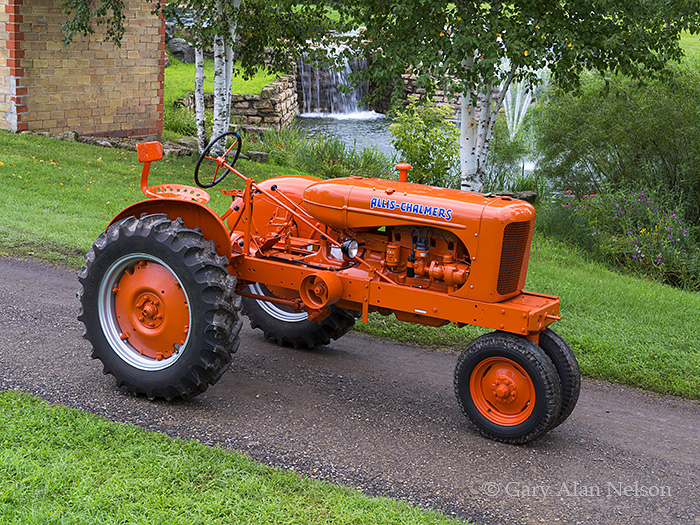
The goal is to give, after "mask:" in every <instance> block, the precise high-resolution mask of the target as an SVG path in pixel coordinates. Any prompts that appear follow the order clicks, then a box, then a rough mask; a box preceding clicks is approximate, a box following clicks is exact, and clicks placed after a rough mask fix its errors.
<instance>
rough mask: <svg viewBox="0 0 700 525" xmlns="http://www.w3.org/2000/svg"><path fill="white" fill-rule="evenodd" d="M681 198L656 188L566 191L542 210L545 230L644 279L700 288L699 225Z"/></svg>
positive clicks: (541, 225) (540, 218)
mask: <svg viewBox="0 0 700 525" xmlns="http://www.w3.org/2000/svg"><path fill="white" fill-rule="evenodd" d="M679 207H680V205H679V203H677V202H671V201H669V200H668V198H667V197H666V196H665V195H663V194H661V193H657V192H654V191H649V190H646V191H645V190H641V191H631V192H629V191H621V190H620V191H615V192H611V193H603V194H598V195H596V194H590V195H589V194H586V195H583V197H581V198H578V197H577V196H576V195H574V193H573V192H571V191H567V192H565V193H564V194H561V195H560V196H559V197H558V198H557V199H555V200H554V201H553V202H551V203H550V204H548V205H547V206H544V207H543V208H542V209H540V211H539V212H538V216H537V221H538V228H539V229H540V231H542V232H543V233H545V234H546V235H548V236H550V237H555V238H559V239H561V240H564V241H565V242H567V243H569V244H573V245H576V246H578V247H580V248H581V249H582V250H584V251H585V252H586V253H588V254H589V256H590V257H593V258H594V259H596V260H599V261H601V262H604V263H607V264H609V265H611V266H612V267H614V268H617V269H621V270H623V271H625V272H628V273H632V274H636V275H641V276H644V277H645V278H649V279H655V280H658V281H660V282H664V283H667V284H671V285H673V286H678V287H680V288H685V289H688V290H694V291H700V245H698V244H697V242H696V240H695V236H694V235H693V234H694V233H695V234H697V233H698V229H697V227H694V226H691V224H689V223H687V222H686V221H685V220H684V219H683V213H682V211H681V210H680V208H679Z"/></svg>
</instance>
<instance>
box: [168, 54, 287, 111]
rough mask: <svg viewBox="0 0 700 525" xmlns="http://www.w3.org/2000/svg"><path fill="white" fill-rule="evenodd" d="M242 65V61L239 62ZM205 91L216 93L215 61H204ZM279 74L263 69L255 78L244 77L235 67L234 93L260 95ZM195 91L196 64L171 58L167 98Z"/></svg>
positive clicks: (182, 95) (176, 97)
mask: <svg viewBox="0 0 700 525" xmlns="http://www.w3.org/2000/svg"><path fill="white" fill-rule="evenodd" d="M238 65H239V66H240V63H239V64H238ZM204 76H205V77H206V78H205V79H204V92H205V93H214V61H213V60H205V61H204ZM277 77H278V75H277V74H275V73H270V72H268V71H265V70H262V71H260V72H258V74H257V75H255V76H254V77H253V78H250V79H244V78H243V76H242V75H241V71H240V69H234V78H233V85H232V90H231V91H232V92H233V93H240V94H244V95H259V94H260V93H262V89H263V88H264V87H265V86H267V85H268V84H272V83H273V82H274V81H275V79H277ZM192 91H194V64H184V63H183V62H180V61H179V60H176V59H173V58H171V59H170V65H169V66H168V67H166V68H165V94H164V96H165V100H166V101H171V102H172V101H173V100H176V99H178V98H182V97H184V96H185V95H187V93H188V92H192ZM166 103H167V102H166Z"/></svg>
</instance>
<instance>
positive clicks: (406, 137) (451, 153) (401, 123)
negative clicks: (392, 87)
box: [389, 97, 459, 187]
mask: <svg viewBox="0 0 700 525" xmlns="http://www.w3.org/2000/svg"><path fill="white" fill-rule="evenodd" d="M451 113H452V111H451V109H450V108H447V107H442V106H436V105H435V104H433V103H432V102H431V101H430V100H423V101H419V100H418V99H417V98H416V97H412V98H411V99H409V102H408V104H407V106H406V108H405V109H403V110H398V111H396V112H395V114H394V116H393V120H394V122H393V123H392V124H391V125H390V126H389V131H390V132H391V136H392V137H393V139H392V141H391V142H392V144H393V146H394V147H395V148H396V149H397V150H398V151H400V152H401V153H402V155H401V157H402V158H403V159H404V160H405V161H406V162H408V163H409V164H411V166H412V167H413V169H412V170H411V171H410V172H409V174H408V177H409V180H410V181H412V182H418V183H421V184H430V185H433V186H444V187H455V186H456V185H457V184H458V183H459V169H458V168H459V130H458V129H457V126H455V125H454V124H453V123H452V122H450V121H449V120H448V118H449V117H450V116H451Z"/></svg>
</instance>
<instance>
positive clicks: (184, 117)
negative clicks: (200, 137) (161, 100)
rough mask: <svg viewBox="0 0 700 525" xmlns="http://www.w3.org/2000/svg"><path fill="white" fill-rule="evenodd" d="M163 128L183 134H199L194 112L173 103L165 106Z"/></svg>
mask: <svg viewBox="0 0 700 525" xmlns="http://www.w3.org/2000/svg"><path fill="white" fill-rule="evenodd" d="M163 129H165V130H166V131H172V132H173V133H179V134H181V135H197V123H196V121H195V117H194V112H189V111H187V110H186V109H184V108H176V107H174V106H173V105H172V104H165V105H164V106H163Z"/></svg>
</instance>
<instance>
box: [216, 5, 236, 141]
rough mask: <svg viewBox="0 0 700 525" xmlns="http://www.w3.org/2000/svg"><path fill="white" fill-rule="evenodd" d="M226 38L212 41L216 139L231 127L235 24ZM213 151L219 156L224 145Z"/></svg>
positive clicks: (221, 11) (221, 6) (232, 23)
mask: <svg viewBox="0 0 700 525" xmlns="http://www.w3.org/2000/svg"><path fill="white" fill-rule="evenodd" d="M240 5H241V0H234V1H233V6H234V7H235V8H236V9H237V8H238V7H240ZM217 9H218V11H219V13H223V3H222V1H221V0H219V1H218V2H217ZM227 36H228V38H224V37H223V36H219V37H217V38H216V39H215V40H214V124H213V127H212V137H214V138H216V137H218V136H219V135H221V134H222V133H226V132H227V131H229V127H230V125H231V83H232V81H233V60H234V54H233V44H234V42H235V39H236V24H235V23H234V22H231V23H230V24H229V35H227ZM217 149H218V151H213V153H214V154H216V155H220V154H222V153H223V151H224V144H223V142H222V144H221V147H220V148H217Z"/></svg>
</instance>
